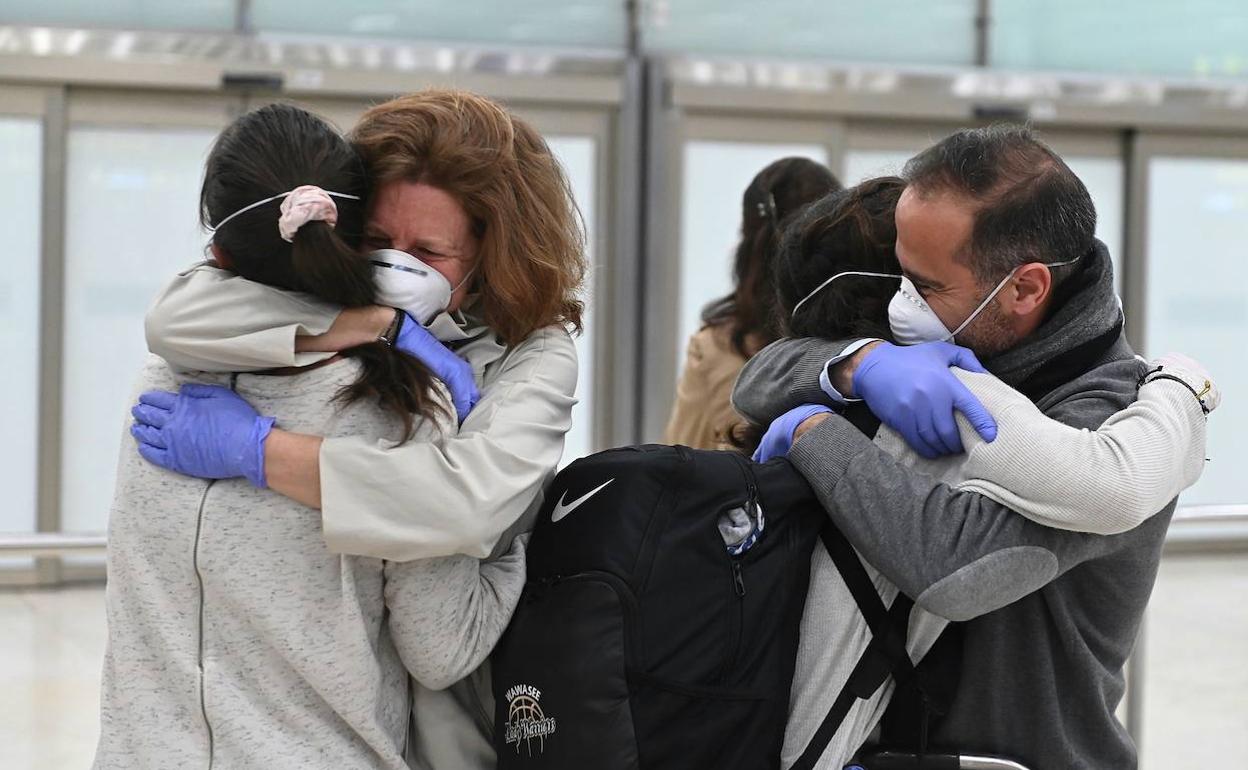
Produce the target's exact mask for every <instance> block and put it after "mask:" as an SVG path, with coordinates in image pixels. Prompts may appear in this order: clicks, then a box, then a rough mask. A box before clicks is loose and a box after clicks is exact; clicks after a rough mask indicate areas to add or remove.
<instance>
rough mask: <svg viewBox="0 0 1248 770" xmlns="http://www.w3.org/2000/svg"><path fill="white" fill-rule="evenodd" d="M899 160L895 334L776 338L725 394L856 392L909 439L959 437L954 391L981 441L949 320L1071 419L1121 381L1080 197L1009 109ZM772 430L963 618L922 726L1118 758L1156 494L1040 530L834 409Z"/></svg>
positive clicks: (1014, 750)
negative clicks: (1106, 532)
mask: <svg viewBox="0 0 1248 770" xmlns="http://www.w3.org/2000/svg"><path fill="white" fill-rule="evenodd" d="M905 176H906V179H907V181H908V183H909V184H908V186H907V188H906V190H905V191H904V193H903V194H902V197H901V199H900V200H899V201H898V204H897V210H896V222H897V245H896V250H897V257H898V260H899V262H900V263H901V267H902V271H903V273H904V274H905V279H903V282H902V287H901V290H900V291H899V292H898V295H897V297H895V298H894V300H893V303H892V305H891V306H890V326H891V327H892V330H893V334H894V337H896V338H897V339H898V341H900V342H904V343H910V344H912V346H911V347H899V346H895V345H892V344H890V343H887V342H882V341H878V340H875V341H863V340H859V341H854V342H848V343H847V342H829V341H824V340H814V339H801V340H782V341H780V342H778V343H775V344H774V345H772V346H771V347H769V348H767V349H765V350H764V351H762V352H761V353H760V354H759V355H758V356H756V357H755V358H754V359H753V360H752V361H751V362H750V363H749V364H748V365H747V367H746V369H745V370H744V371H743V372H742V375H741V377H740V379H739V381H738V384H737V388H736V393H735V394H734V402H735V405H736V406H737V408H738V410H739V411H741V412H742V413H743V414H744V415H746V416H747V417H748V418H750V419H751V420H753V421H755V422H758V423H761V424H767V423H768V422H771V421H772V420H773V419H775V418H776V417H777V416H779V415H781V414H782V413H784V412H785V411H786V410H789V409H792V408H793V407H797V406H799V405H802V404H807V403H825V404H830V405H837V404H842V403H844V402H845V400H846V399H847V397H852V396H857V397H860V398H862V399H863V400H864V401H865V402H866V403H867V405H868V406H869V407H870V408H871V409H872V411H873V412H875V414H876V415H877V416H878V417H879V418H880V419H881V420H882V421H883V422H884V423H886V424H888V425H890V426H891V427H893V428H894V429H896V430H897V431H898V432H900V433H902V435H903V436H905V438H906V439H907V441H908V442H909V443H910V444H911V446H913V447H914V448H915V449H916V450H917V451H919V452H920V453H921V454H924V455H926V456H937V455H941V454H950V453H956V452H960V451H961V450H962V446H961V440H960V438H959V436H958V432H957V425H956V423H955V420H954V416H953V412H954V410H955V409H957V410H958V411H961V412H963V413H964V414H965V415H966V416H967V418H968V419H969V420H970V421H971V423H972V424H973V425H974V426H975V427H976V429H977V430H978V431H979V432H980V433H981V435H983V437H984V438H985V439H986V440H991V439H992V438H993V437H994V436H995V430H996V427H995V424H994V423H993V422H992V420H991V418H990V416H988V415H987V413H986V412H984V411H983V410H982V407H981V406H980V405H979V404H978V403H977V402H975V401H974V398H973V397H971V396H970V394H969V392H966V391H965V389H964V388H963V387H962V386H961V385H960V384H959V383H958V382H957V380H956V379H955V378H954V377H953V376H952V374H950V372H949V370H948V366H949V364H950V363H952V362H953V361H954V359H955V357H956V353H957V351H958V349H957V348H955V347H954V346H952V345H948V344H946V341H952V340H956V341H957V342H959V343H961V344H964V345H966V346H967V347H969V348H971V349H972V350H973V351H974V352H976V353H977V354H980V355H981V356H982V360H983V363H984V365H985V366H986V367H987V369H988V370H989V371H991V372H992V373H993V374H995V375H996V376H997V377H999V378H1001V379H1002V380H1004V381H1005V382H1007V383H1008V384H1010V385H1011V386H1013V387H1014V388H1016V389H1018V390H1020V391H1021V392H1023V393H1024V394H1026V395H1027V396H1028V397H1029V398H1031V399H1032V400H1033V401H1035V403H1036V404H1037V405H1038V406H1039V407H1040V409H1041V410H1042V411H1044V412H1045V413H1046V414H1047V415H1048V416H1050V417H1052V418H1054V419H1057V420H1060V421H1062V422H1065V423H1067V424H1069V425H1072V426H1075V427H1080V428H1089V429H1095V428H1097V427H1098V426H1099V425H1100V424H1101V423H1102V422H1103V421H1104V420H1105V419H1106V418H1108V417H1109V416H1110V415H1112V414H1114V413H1115V412H1117V411H1118V410H1120V409H1123V408H1125V407H1126V406H1127V405H1129V404H1130V403H1131V402H1132V401H1134V400H1135V397H1136V390H1137V383H1138V381H1139V380H1140V378H1141V376H1142V375H1143V374H1144V366H1143V364H1142V363H1140V362H1139V361H1137V360H1136V359H1135V357H1134V354H1133V352H1132V350H1131V348H1130V346H1129V345H1128V344H1127V342H1126V339H1125V337H1124V336H1123V334H1122V313H1121V310H1120V306H1119V303H1118V300H1117V297H1116V295H1115V294H1114V288H1113V286H1114V284H1113V273H1112V266H1111V263H1110V258H1109V254H1108V252H1107V251H1106V249H1105V247H1104V245H1103V244H1101V243H1100V242H1099V241H1097V240H1096V239H1095V237H1094V235H1093V232H1094V229H1095V225H1096V215H1095V211H1094V209H1093V206H1092V202H1091V199H1090V197H1089V196H1088V192H1087V190H1086V188H1085V187H1084V186H1083V184H1082V183H1081V182H1080V181H1079V179H1078V178H1077V177H1076V176H1075V175H1074V174H1073V173H1072V172H1071V171H1070V169H1069V168H1068V167H1067V166H1066V164H1065V163H1063V162H1062V160H1061V159H1060V158H1059V157H1058V156H1057V155H1056V154H1055V153H1053V151H1052V150H1050V149H1049V148H1048V147H1046V146H1045V145H1044V144H1042V143H1041V142H1040V141H1039V140H1038V139H1036V137H1035V136H1034V135H1033V134H1032V133H1031V132H1030V131H1029V130H1027V129H1024V128H1016V127H993V128H988V129H976V130H967V131H960V132H958V133H956V134H954V135H953V136H951V137H949V138H947V139H945V140H944V141H942V142H940V143H938V144H937V145H935V146H934V147H931V148H929V149H928V150H925V151H924V152H923V153H920V154H919V155H918V156H917V157H915V158H914V159H913V160H911V161H910V163H909V164H907V166H906V169H905ZM919 343H929V344H919ZM784 424H785V423H784V422H783V421H781V422H778V423H777V425H784ZM773 430H775V426H773ZM789 430H792V435H793V438H794V441H795V442H796V443H794V444H793V447H792V450H791V452H790V454H789V457H790V459H791V460H792V462H793V463H794V465H795V466H796V467H797V468H798V469H799V470H801V471H802V473H803V474H804V475H805V476H806V478H807V479H808V480H809V481H810V482H811V485H812V486H813V487H814V489H815V491H816V492H817V494H818V495H819V497H820V499H821V500H822V501H823V503H824V506H825V508H826V509H827V510H828V513H829V515H830V516H831V517H832V519H833V520H834V521H835V523H836V525H837V526H838V527H839V528H840V529H841V530H842V531H843V532H844V533H845V535H846V536H847V537H848V538H849V540H850V541H851V542H852V543H853V545H854V547H855V548H857V549H858V550H859V551H860V552H861V553H862V555H863V556H864V558H865V559H866V560H867V561H868V562H870V563H871V564H873V565H875V566H876V567H877V568H878V569H879V570H880V571H881V572H882V573H883V574H884V575H885V576H886V577H888V578H889V579H890V580H892V581H893V582H894V583H896V584H897V585H898V586H899V587H900V588H901V590H902V591H904V592H905V593H906V594H907V595H909V596H911V597H912V598H914V599H915V600H916V601H917V602H918V603H919V604H920V605H921V606H923V607H925V608H926V609H928V610H930V611H932V612H935V613H936V614H938V615H943V616H945V617H948V618H950V619H951V620H961V621H966V622H965V623H963V624H962V625H961V626H960V627H959V628H960V633H961V636H962V645H961V649H960V651H958V650H957V649H956V648H955V651H954V655H955V656H960V659H961V675H960V680H959V682H958V685H957V688H956V691H955V694H954V697H953V700H952V704H951V707H950V710H949V712H948V714H947V715H946V716H944V717H943V718H942V719H940V720H939V721H937V722H935V723H934V724H933V727H932V732H931V740H932V743H933V745H934V746H939V747H944V748H947V749H951V750H960V751H971V752H978V753H988V754H999V755H1003V756H1009V757H1012V758H1014V759H1016V760H1018V761H1021V762H1023V763H1025V764H1026V765H1027V766H1028V767H1029V768H1032V770H1041V769H1042V768H1062V769H1065V768H1089V769H1091V768H1097V769H1098V770H1099V769H1103V768H1122V767H1134V766H1135V764H1136V752H1135V747H1134V745H1133V744H1132V742H1131V739H1130V737H1129V736H1128V735H1127V733H1126V731H1125V730H1124V729H1123V727H1122V725H1121V724H1120V723H1119V722H1118V720H1117V719H1116V717H1115V716H1114V710H1115V708H1116V707H1117V705H1118V702H1119V701H1120V699H1121V697H1122V694H1123V689H1124V684H1123V675H1122V670H1123V666H1124V664H1125V663H1126V661H1127V659H1128V657H1129V656H1130V653H1131V649H1132V646H1133V645H1134V641H1135V637H1136V633H1137V631H1138V629H1139V625H1140V621H1141V618H1142V616H1143V612H1144V609H1145V606H1146V605H1147V603H1148V598H1149V595H1150V594H1151V592H1152V587H1153V582H1154V580H1155V578H1156V573H1157V567H1158V561H1159V558H1160V553H1161V545H1162V542H1163V540H1164V537H1165V533H1166V529H1167V527H1168V526H1169V521H1170V517H1171V515H1172V513H1173V511H1174V503H1173V502H1172V503H1171V504H1170V505H1169V506H1167V507H1166V508H1165V509H1164V510H1163V511H1160V512H1159V513H1158V514H1157V515H1155V516H1153V517H1152V518H1150V519H1149V520H1148V521H1146V522H1145V523H1144V524H1142V525H1141V526H1139V527H1137V528H1136V529H1134V530H1132V531H1130V532H1126V533H1124V534H1121V535H1113V536H1100V535H1090V534H1082V533H1075V532H1068V531H1061V530H1056V529H1050V528H1047V527H1044V526H1041V525H1039V524H1036V523H1034V522H1032V521H1030V520H1028V519H1026V518H1024V517H1023V516H1021V515H1018V514H1016V513H1014V512H1012V511H1010V510H1009V509H1007V508H1005V507H1004V506H1002V505H1000V504H998V503H996V502H994V501H992V500H990V499H988V498H986V497H983V496H981V495H979V494H976V493H972V492H962V491H954V490H952V489H951V488H949V487H948V486H946V485H943V484H940V483H937V482H935V481H933V480H932V479H931V478H930V477H927V476H924V475H922V474H919V473H917V472H915V471H913V470H911V469H910V468H908V467H905V466H903V465H901V464H899V463H898V462H897V461H896V460H894V459H893V458H892V457H891V456H889V455H888V454H887V453H885V452H883V451H881V450H879V449H878V448H876V447H875V445H873V444H872V443H871V442H870V440H868V439H867V438H866V437H865V436H863V435H862V434H861V433H860V432H858V430H857V429H855V428H854V427H853V426H852V425H850V424H849V423H848V422H847V421H846V420H844V419H842V418H841V417H840V416H837V415H834V414H826V413H825V414H822V415H817V416H815V417H812V418H810V419H808V420H806V421H804V422H802V423H801V424H800V425H798V426H796V428H795V429H793V428H789ZM1036 472H1037V473H1043V472H1044V469H1043V468H1037V469H1036Z"/></svg>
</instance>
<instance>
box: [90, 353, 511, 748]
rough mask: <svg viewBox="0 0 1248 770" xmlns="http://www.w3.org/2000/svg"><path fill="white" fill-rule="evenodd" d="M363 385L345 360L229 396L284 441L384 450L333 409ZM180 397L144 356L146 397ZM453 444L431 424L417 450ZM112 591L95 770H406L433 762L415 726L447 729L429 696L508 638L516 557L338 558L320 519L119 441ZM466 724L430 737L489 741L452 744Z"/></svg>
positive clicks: (384, 435)
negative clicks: (345, 390) (366, 442)
mask: <svg viewBox="0 0 1248 770" xmlns="http://www.w3.org/2000/svg"><path fill="white" fill-rule="evenodd" d="M357 372H358V364H356V363H355V362H354V361H351V360H350V359H344V360H339V361H333V362H330V363H328V364H325V365H323V366H320V367H317V368H309V369H305V370H304V371H301V372H299V373H297V374H294V375H290V376H266V375H253V374H243V375H238V376H237V377H236V381H235V385H234V386H235V390H237V392H238V393H239V395H241V396H242V397H243V398H245V399H246V400H247V401H249V402H250V403H251V404H252V405H253V406H255V407H256V409H257V410H259V411H260V413H262V414H272V415H277V416H278V417H279V419H280V422H279V424H278V427H281V428H284V429H287V430H292V431H297V432H303V433H311V434H318V435H323V436H327V437H334V436H357V437H365V438H368V439H370V440H373V441H378V442H382V443H385V444H386V445H392V444H393V442H394V441H395V440H396V439H397V438H399V436H400V434H401V433H402V424H401V422H400V421H399V420H398V419H397V418H396V417H394V416H393V415H391V414H389V413H386V412H383V411H381V410H380V409H379V408H378V407H377V406H376V405H375V404H373V403H371V402H368V401H360V402H356V403H354V404H352V405H349V406H345V407H343V406H341V405H340V404H338V403H337V402H335V401H333V396H334V394H335V393H337V392H338V390H339V389H340V388H341V387H342V386H344V385H346V384H349V383H350V382H352V381H353V380H354V379H355V376H356V374H357ZM183 379H184V378H182V377H179V376H175V375H174V374H173V373H172V372H171V371H170V370H169V368H168V366H167V365H166V364H165V363H164V361H162V360H161V359H159V358H157V357H155V356H151V357H149V359H148V361H147V364H146V366H145V367H144V370H143V373H142V376H141V377H140V381H139V390H149V389H164V390H176V389H177V387H178V385H179V384H180V382H181V381H183ZM195 380H196V381H200V382H215V383H218V384H229V382H230V377H229V376H228V375H206V374H202V375H197V376H196V377H195ZM136 395H137V391H136ZM453 430H454V427H453V426H452V425H449V424H439V425H434V424H431V423H429V422H428V421H426V422H423V423H421V424H419V427H418V429H417V432H416V435H415V436H414V437H413V438H412V439H411V440H412V441H421V442H430V441H435V442H436V441H439V440H441V437H442V436H443V435H445V433H446V432H447V431H453ZM410 504H411V505H420V502H419V501H418V500H414V501H411V502H410ZM108 578H109V579H108V589H107V606H108V625H109V636H108V647H107V651H106V653H105V661H104V674H103V693H102V697H101V730H100V742H99V747H98V750H97V753H96V758H95V768H97V769H98V770H143V769H144V768H152V769H153V770H155V769H157V768H159V769H161V770H165V769H167V768H195V769H196V770H212V769H214V768H216V769H219V770H226V769H227V768H230V769H233V768H251V767H255V768H266V770H280V769H281V768H291V769H292V770H293V769H294V768H299V769H300V770H309V769H311V768H326V770H329V769H331V768H332V769H333V770H338V769H339V768H387V769H388V770H400V769H401V768H406V767H408V766H409V765H408V764H407V761H408V760H410V761H412V762H413V763H414V764H413V766H415V767H426V766H428V765H430V764H432V763H433V762H434V760H432V759H431V758H430V756H429V752H428V751H427V750H426V749H424V748H422V747H424V746H425V745H426V744H428V743H429V739H430V737H431V736H426V735H420V734H415V735H411V730H416V731H419V730H420V729H421V726H422V725H428V724H437V723H438V722H437V721H436V720H435V715H433V714H429V713H426V714H423V715H422V714H417V715H413V713H412V711H413V708H415V709H416V710H421V709H422V708H423V709H424V710H425V711H428V710H430V709H435V708H441V709H443V710H446V709H448V708H451V707H450V706H449V705H448V704H450V703H451V702H452V701H454V700H455V699H456V698H461V695H454V693H452V695H453V697H451V698H444V699H441V700H439V699H437V698H435V697H434V696H435V695H444V693H440V692H435V691H437V690H441V688H446V687H448V686H450V685H452V684H453V683H457V682H459V680H462V679H464V677H466V676H467V675H468V674H470V673H472V672H474V671H475V670H477V669H479V667H480V666H481V664H482V663H483V661H484V660H485V659H486V656H487V655H488V653H489V652H490V650H491V648H493V646H494V644H495V642H496V641H497V640H498V637H499V636H500V635H501V634H502V631H503V629H504V627H505V626H506V624H507V622H508V620H509V619H510V617H511V613H512V610H513V609H514V608H515V604H516V602H517V601H518V599H519V596H520V591H521V588H522V587H523V582H524V551H523V544H522V543H521V542H520V539H517V541H516V542H515V543H513V544H512V547H511V549H510V550H509V551H507V552H506V553H504V554H503V555H502V556H501V557H500V558H498V559H497V560H493V561H480V560H478V559H475V558H472V557H470V556H447V557H440V558H430V559H422V560H417V561H410V562H405V563H397V562H387V561H383V560H381V559H373V558H364V557H357V556H345V555H342V554H336V553H332V552H331V551H330V550H329V548H328V547H327V546H326V543H325V537H324V534H323V532H322V522H321V516H320V514H319V513H318V512H317V511H315V510H312V509H310V508H307V507H305V506H303V505H300V504H299V503H296V502H294V501H293V500H290V499H289V498H286V497H283V496H281V495H279V494H277V493H276V492H273V491H271V490H262V489H255V488H253V487H252V486H251V485H250V484H249V483H248V482H247V481H245V480H242V479H230V480H225V481H215V482H206V481H202V480H199V479H194V478H190V477H187V476H181V475H178V474H175V473H171V472H169V471H165V470H163V469H161V468H158V467H156V466H154V465H152V464H150V463H148V462H146V461H144V460H143V459H142V458H140V456H139V455H138V453H137V452H136V451H135V448H134V442H133V441H132V440H131V438H130V436H129V435H126V436H125V437H124V438H123V440H122V446H121V458H120V462H119V465H118V472H117V488H116V494H115V497H114V502H113V507H112V512H111V518H110V522H109V554H108ZM409 672H410V675H411V678H412V679H414V680H415V683H413V682H412V681H411V679H409ZM464 684H465V683H463V682H460V683H459V685H458V686H461V687H462V686H463V685H464ZM413 703H415V706H414V707H413ZM425 703H427V704H428V705H427V706H423V705H422V704H425ZM422 716H423V717H424V718H423V719H422V718H420V717H422ZM414 717H415V718H414ZM467 718H469V711H468V710H467V709H466V708H461V709H456V710H455V713H454V714H447V715H441V720H442V721H441V724H442V726H443V729H445V730H447V731H454V730H460V731H461V732H462V733H463V734H465V735H474V736H475V735H476V734H477V733H480V732H482V731H483V730H488V726H489V722H488V718H486V717H484V716H483V715H476V719H477V721H478V722H480V721H482V720H483V719H486V721H485V722H484V724H483V725H478V726H475V727H474V726H463V727H462V728H461V727H458V725H460V723H461V722H463V721H464V720H465V719H467ZM413 724H414V725H415V727H414V728H411V730H409V726H411V725H413ZM439 737H440V738H441V736H439ZM444 742H445V740H444ZM405 755H406V758H405ZM441 766H443V767H450V766H453V765H448V764H442V765H441ZM482 766H484V765H482Z"/></svg>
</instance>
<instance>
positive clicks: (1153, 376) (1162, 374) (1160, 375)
mask: <svg viewBox="0 0 1248 770" xmlns="http://www.w3.org/2000/svg"><path fill="white" fill-rule="evenodd" d="M1157 380H1174V381H1175V382H1177V383H1179V384H1180V385H1182V386H1183V387H1185V388H1187V389H1188V390H1189V391H1191V394H1192V396H1193V397H1194V398H1195V399H1196V403H1197V404H1200V411H1202V412H1204V413H1205V414H1209V407H1207V406H1205V401H1204V393H1198V392H1196V388H1194V387H1192V384H1191V383H1190V382H1188V381H1187V380H1185V379H1183V378H1182V377H1176V376H1175V375H1173V374H1170V373H1169V372H1167V371H1165V367H1162V366H1159V367H1157V368H1156V369H1153V370H1151V371H1148V372H1145V373H1144V376H1143V377H1141V378H1140V387H1144V386H1145V385H1147V384H1148V383H1150V382H1156V381H1157ZM1206 384H1207V383H1206ZM1208 392H1209V389H1208V388H1206V389H1205V393H1208Z"/></svg>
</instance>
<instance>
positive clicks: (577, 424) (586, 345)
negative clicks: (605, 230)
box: [546, 135, 597, 465]
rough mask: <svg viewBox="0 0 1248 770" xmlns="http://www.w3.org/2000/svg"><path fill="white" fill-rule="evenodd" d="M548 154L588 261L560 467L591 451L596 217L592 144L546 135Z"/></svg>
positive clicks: (578, 138)
mask: <svg viewBox="0 0 1248 770" xmlns="http://www.w3.org/2000/svg"><path fill="white" fill-rule="evenodd" d="M546 141H547V143H548V144H549V145H550V149H551V152H553V153H554V154H555V157H557V158H558V159H559V162H560V163H562V164H563V169H564V171H565V172H566V173H567V175H568V182H569V183H570V184H571V185H572V195H573V197H575V198H576V203H577V206H578V207H579V208H580V210H581V216H582V218H583V219H584V221H585V256H586V258H587V259H588V260H589V274H588V275H587V276H586V278H585V287H586V289H585V294H584V295H583V297H584V299H585V306H586V313H585V330H584V332H583V333H582V334H581V335H580V336H579V337H576V338H575V340H576V353H577V357H578V363H579V372H578V375H577V380H576V398H577V404H576V406H575V407H574V408H573V409H572V430H571V431H569V432H568V435H567V437H566V439H565V440H564V447H563V464H564V465H566V464H568V463H570V462H572V461H573V460H575V459H576V458H578V457H583V456H585V455H587V454H589V453H590V452H592V451H594V449H595V447H594V443H593V442H594V431H593V429H594V409H595V408H596V407H597V404H596V403H595V401H594V353H595V350H594V332H595V330H596V328H597V327H596V326H595V325H594V305H595V302H594V293H593V287H594V283H595V282H594V277H595V269H594V267H595V264H596V263H595V257H596V256H597V255H596V254H595V253H594V235H595V230H594V217H595V216H596V215H597V201H596V200H595V195H594V190H595V189H596V187H595V182H596V180H595V171H594V169H595V166H594V160H595V153H596V149H597V147H596V142H595V141H594V139H593V138H592V137H588V136H559V135H547V136H546Z"/></svg>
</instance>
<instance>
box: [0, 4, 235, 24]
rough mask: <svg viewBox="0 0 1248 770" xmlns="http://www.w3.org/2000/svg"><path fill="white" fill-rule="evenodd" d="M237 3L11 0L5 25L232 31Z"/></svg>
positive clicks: (5, 15) (6, 8)
mask: <svg viewBox="0 0 1248 770" xmlns="http://www.w3.org/2000/svg"><path fill="white" fill-rule="evenodd" d="M237 6H238V3H237V0H191V2H177V3H153V2H149V1H148V0H109V1H108V2H106V3H102V2H99V0H39V2H32V0H10V2H6V3H5V4H4V13H3V23H5V24H49V25H53V26H69V27H104V28H110V29H175V30H232V29H234V23H235V22H234V18H235V11H236V10H237Z"/></svg>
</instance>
